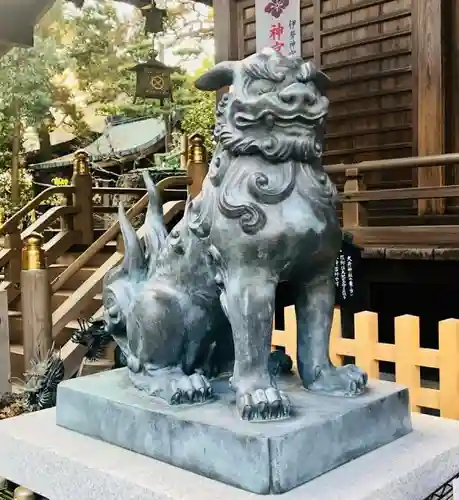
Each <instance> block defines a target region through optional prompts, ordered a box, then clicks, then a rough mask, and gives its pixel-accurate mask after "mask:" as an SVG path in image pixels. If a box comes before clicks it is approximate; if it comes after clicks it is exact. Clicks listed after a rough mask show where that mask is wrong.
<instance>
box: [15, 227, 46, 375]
mask: <svg viewBox="0 0 459 500" xmlns="http://www.w3.org/2000/svg"><path fill="white" fill-rule="evenodd" d="M42 244H43V238H42V237H41V235H39V234H32V235H30V236H29V237H28V238H27V240H26V242H25V245H24V248H23V251H22V267H23V269H22V272H21V311H22V329H23V336H24V339H23V344H24V369H25V371H27V370H28V369H29V366H30V361H31V360H32V359H33V358H34V357H36V356H39V357H40V359H44V358H45V357H46V355H47V354H48V352H49V350H50V349H51V347H52V344H53V337H52V311H51V287H50V283H49V276H48V270H47V268H46V262H45V255H44V252H43V249H42Z"/></svg>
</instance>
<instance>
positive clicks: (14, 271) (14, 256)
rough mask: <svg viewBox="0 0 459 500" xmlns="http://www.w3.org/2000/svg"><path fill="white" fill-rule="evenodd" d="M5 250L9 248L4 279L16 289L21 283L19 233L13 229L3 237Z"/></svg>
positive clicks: (17, 229) (20, 243)
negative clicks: (9, 254)
mask: <svg viewBox="0 0 459 500" xmlns="http://www.w3.org/2000/svg"><path fill="white" fill-rule="evenodd" d="M5 248H9V249H10V252H11V257H10V259H9V262H8V264H7V265H6V270H5V279H6V280H7V281H9V282H11V283H13V286H16V287H18V286H19V283H20V281H21V248H22V240H21V231H20V230H19V228H15V229H14V231H11V232H9V233H8V234H7V235H6V237H5Z"/></svg>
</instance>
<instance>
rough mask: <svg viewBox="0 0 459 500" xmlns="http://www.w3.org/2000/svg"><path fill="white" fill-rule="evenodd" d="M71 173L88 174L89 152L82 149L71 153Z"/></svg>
mask: <svg viewBox="0 0 459 500" xmlns="http://www.w3.org/2000/svg"><path fill="white" fill-rule="evenodd" d="M73 173H74V174H79V175H85V174H89V154H88V153H87V152H86V151H85V150H84V149H79V150H78V151H75V153H74V155H73Z"/></svg>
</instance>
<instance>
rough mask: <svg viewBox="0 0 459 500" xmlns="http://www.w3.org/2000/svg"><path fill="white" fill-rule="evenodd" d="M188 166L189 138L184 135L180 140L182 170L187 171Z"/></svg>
mask: <svg viewBox="0 0 459 500" xmlns="http://www.w3.org/2000/svg"><path fill="white" fill-rule="evenodd" d="M187 164H188V137H187V135H186V134H182V137H181V138H180V168H182V169H183V170H186V167H187Z"/></svg>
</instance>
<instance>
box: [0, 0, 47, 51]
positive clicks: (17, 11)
mask: <svg viewBox="0 0 459 500" xmlns="http://www.w3.org/2000/svg"><path fill="white" fill-rule="evenodd" d="M54 1H55V0H21V1H18V0H0V12H1V15H0V56H2V55H4V54H5V53H6V52H8V51H9V50H10V49H11V48H12V47H17V46H19V47H31V46H32V45H33V35H34V27H35V24H36V23H37V22H38V21H39V20H40V18H41V17H42V16H43V15H44V14H45V12H46V11H47V10H48V9H49V8H50V7H51V5H52V4H53V3H54Z"/></svg>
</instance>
